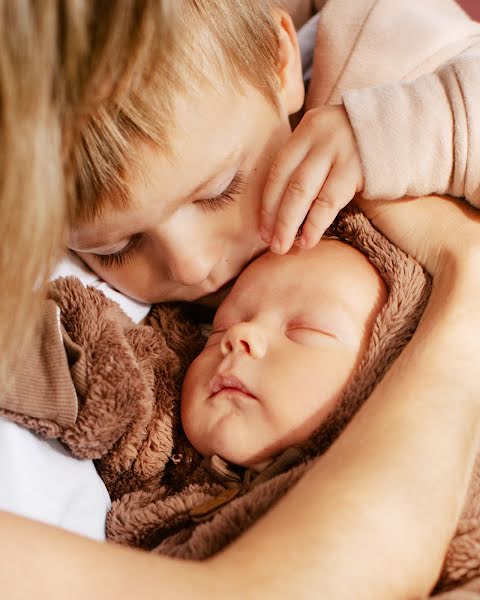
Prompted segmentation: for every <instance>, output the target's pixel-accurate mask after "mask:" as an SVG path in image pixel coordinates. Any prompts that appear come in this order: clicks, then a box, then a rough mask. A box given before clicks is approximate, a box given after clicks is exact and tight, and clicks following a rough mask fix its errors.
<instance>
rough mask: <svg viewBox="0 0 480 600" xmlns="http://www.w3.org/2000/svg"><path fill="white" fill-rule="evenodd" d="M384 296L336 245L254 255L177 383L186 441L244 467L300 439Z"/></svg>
mask: <svg viewBox="0 0 480 600" xmlns="http://www.w3.org/2000/svg"><path fill="white" fill-rule="evenodd" d="M386 295H387V293H386V288H385V285H384V283H383V281H382V279H381V278H380V276H379V274H378V273H377V271H376V270H375V269H374V267H373V266H372V265H371V264H370V263H369V262H368V260H367V259H366V258H365V257H364V256H363V255H362V254H361V253H360V252H358V251H357V250H355V249H354V248H352V247H351V246H348V245H347V244H344V243H342V242H339V241H336V240H322V241H321V242H320V244H318V246H317V247H315V248H314V249H312V250H305V251H302V250H300V249H298V248H297V249H295V248H294V249H293V250H292V251H290V253H289V254H288V255H286V256H284V257H279V256H276V255H274V254H272V253H271V252H267V253H266V254H264V255H263V256H261V257H260V258H258V259H257V260H256V261H255V262H253V263H252V264H251V265H250V266H249V267H248V268H247V269H246V270H245V271H244V272H243V273H242V274H241V275H240V277H239V278H238V279H237V281H236V283H235V285H234V287H233V289H232V291H231V292H230V294H229V295H228V296H227V298H226V299H225V300H224V301H223V303H222V304H221V305H220V307H219V309H218V311H217V313H216V315H215V319H214V322H213V331H212V333H211V335H210V337H209V339H208V341H207V344H206V346H205V348H204V350H203V351H202V352H201V353H200V355H199V356H198V357H197V358H196V359H195V361H194V362H193V363H192V365H191V366H190V368H189V370H188V372H187V375H186V377H185V381H184V386H183V393H182V423H183V427H184V430H185V433H186V434H187V436H188V438H189V439H190V441H191V442H192V444H193V445H194V446H195V447H196V448H197V449H198V450H199V451H200V452H202V453H203V454H204V455H207V456H211V455H213V454H218V455H220V456H222V457H223V458H224V459H226V460H228V461H230V462H233V463H235V464H241V465H244V466H253V465H255V464H256V463H259V462H261V461H264V460H267V459H269V458H272V457H273V456H274V455H275V454H277V453H279V452H280V451H282V450H283V449H285V448H286V447H288V446H291V445H293V444H296V443H300V442H303V441H305V440H306V439H307V438H308V437H309V436H310V435H311V434H312V433H313V431H315V429H316V428H317V427H318V426H319V425H320V424H321V422H322V421H323V420H324V418H325V417H326V415H327V414H328V413H329V412H330V411H331V410H332V408H333V407H334V406H335V403H336V401H337V400H338V399H339V397H340V394H341V392H342V390H343V389H344V387H345V385H346V384H347V382H348V380H349V378H350V376H351V375H352V373H353V371H354V369H355V366H356V365H357V364H358V361H359V360H360V359H361V358H362V356H363V353H364V350H365V348H366V345H367V343H368V339H369V336H370V333H371V328H372V325H373V321H374V319H375V317H376V316H377V314H378V312H379V310H380V308H381V307H382V306H383V304H384V303H385V300H386ZM237 380H238V382H237ZM242 386H244V389H243V391H242ZM246 390H248V393H246ZM252 396H253V397H252Z"/></svg>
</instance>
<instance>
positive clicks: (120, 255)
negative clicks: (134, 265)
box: [93, 233, 143, 269]
mask: <svg viewBox="0 0 480 600" xmlns="http://www.w3.org/2000/svg"><path fill="white" fill-rule="evenodd" d="M142 237H143V236H142V234H141V233H136V234H135V235H132V237H131V238H130V240H129V241H128V243H127V245H126V246H124V247H123V248H122V249H121V250H119V251H118V252H112V253H111V254H93V256H94V257H95V259H96V260H97V262H98V263H99V264H100V265H102V267H104V268H105V269H112V268H114V267H117V268H118V267H122V266H123V265H125V264H126V263H127V262H128V261H129V260H130V259H131V258H132V257H133V255H134V254H135V252H136V251H137V249H138V246H139V244H140V242H141V241H142Z"/></svg>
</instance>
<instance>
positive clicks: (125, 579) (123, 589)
mask: <svg viewBox="0 0 480 600" xmlns="http://www.w3.org/2000/svg"><path fill="white" fill-rule="evenodd" d="M0 556H2V560H1V562H0V590H1V593H0V596H1V598H5V599H6V598H15V600H31V599H32V598H39V599H41V600H63V599H64V598H66V597H68V598H69V599H71V600H85V599H86V598H88V599H89V600H107V599H110V598H111V599H112V600H113V599H114V600H133V599H134V598H175V600H224V599H225V598H229V599H230V598H232V599H235V598H238V599H240V598H242V596H241V594H240V591H239V590H234V589H232V588H231V586H230V584H229V582H228V581H225V580H223V579H222V578H220V577H218V576H217V575H216V574H215V573H213V572H212V571H211V568H210V566H209V565H207V564H206V563H187V562H186V561H180V560H173V559H168V558H164V557H159V556H155V555H152V554H147V553H146V552H141V551H139V550H132V549H128V548H123V547H120V546H116V545H113V544H101V543H98V542H93V541H91V540H88V539H86V538H81V537H79V536H76V535H73V534H70V533H67V532H66V531H63V530H61V529H56V528H53V527H50V526H47V525H43V524H41V523H37V522H35V521H30V520H28V519H24V518H22V517H18V516H15V515H11V514H9V513H5V512H1V511H0Z"/></svg>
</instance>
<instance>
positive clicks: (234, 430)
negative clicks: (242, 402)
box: [189, 414, 261, 467]
mask: <svg viewBox="0 0 480 600" xmlns="http://www.w3.org/2000/svg"><path fill="white" fill-rule="evenodd" d="M189 438H190V440H191V441H192V439H191V438H192V436H189ZM249 438H250V436H249V433H248V424H246V423H245V422H243V421H242V419H241V418H239V417H238V415H234V414H226V415H224V416H222V417H221V418H219V419H217V420H216V421H215V423H214V424H212V423H210V424H209V427H208V428H206V429H205V430H204V434H203V435H202V439H199V440H198V441H199V443H198V444H195V443H194V442H193V441H192V443H193V446H194V447H196V448H197V450H199V451H200V452H201V454H203V455H204V456H213V455H218V456H220V457H221V458H222V459H223V460H225V461H227V462H229V463H232V464H234V465H239V466H241V467H250V466H252V465H254V464H256V463H258V462H259V461H258V460H257V457H259V455H260V453H261V448H260V447H258V445H255V447H252V445H251V444H250V443H249V441H248V440H249ZM205 440H207V443H206V444H205V443H202V442H205Z"/></svg>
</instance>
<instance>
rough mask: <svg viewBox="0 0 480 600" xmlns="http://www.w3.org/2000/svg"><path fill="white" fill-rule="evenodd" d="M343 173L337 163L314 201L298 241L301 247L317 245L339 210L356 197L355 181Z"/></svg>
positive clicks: (307, 247) (306, 247)
mask: <svg viewBox="0 0 480 600" xmlns="http://www.w3.org/2000/svg"><path fill="white" fill-rule="evenodd" d="M342 173H343V170H342V169H341V168H339V167H338V166H336V165H335V166H334V167H333V168H332V170H331V172H330V174H329V175H328V177H327V180H326V181H325V184H324V186H323V187H322V189H321V190H320V192H319V194H318V195H317V197H316V198H315V200H314V201H313V203H312V205H311V207H310V211H309V213H308V216H307V218H306V219H305V222H304V224H303V225H302V234H301V237H300V239H299V240H298V242H297V244H298V245H299V246H300V247H301V248H305V249H309V248H313V247H314V246H316V245H317V244H318V242H319V241H320V239H321V238H322V235H323V234H324V233H325V230H326V229H327V228H328V227H329V226H330V225H331V224H332V223H333V221H334V219H335V217H336V216H337V214H338V213H339V211H340V210H341V209H342V208H343V207H345V206H346V205H347V204H348V203H349V202H350V201H351V199H352V198H353V197H354V195H355V191H356V186H355V183H354V182H352V181H349V180H347V179H346V178H345V177H343V176H342Z"/></svg>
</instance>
